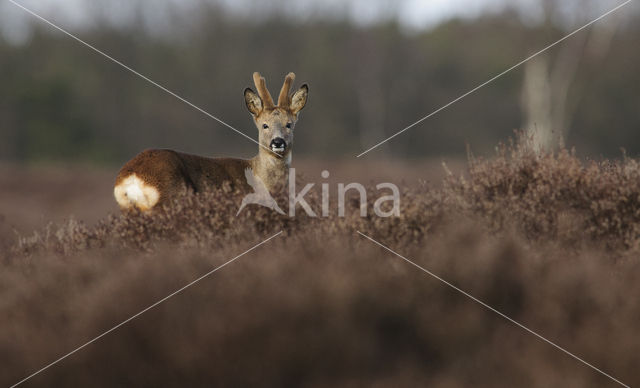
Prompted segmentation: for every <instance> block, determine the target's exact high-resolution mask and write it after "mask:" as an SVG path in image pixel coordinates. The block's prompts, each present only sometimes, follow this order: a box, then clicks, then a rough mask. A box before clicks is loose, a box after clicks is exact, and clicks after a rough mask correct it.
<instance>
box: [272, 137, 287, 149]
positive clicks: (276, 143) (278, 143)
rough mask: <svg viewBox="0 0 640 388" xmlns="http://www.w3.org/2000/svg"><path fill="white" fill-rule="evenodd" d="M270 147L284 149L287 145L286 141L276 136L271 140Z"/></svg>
mask: <svg viewBox="0 0 640 388" xmlns="http://www.w3.org/2000/svg"><path fill="white" fill-rule="evenodd" d="M270 146H271V149H284V148H285V147H286V146H287V142H286V141H284V139H283V138H281V137H276V138H275V139H273V140H271V145H270Z"/></svg>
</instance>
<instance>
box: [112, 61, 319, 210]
mask: <svg viewBox="0 0 640 388" xmlns="http://www.w3.org/2000/svg"><path fill="white" fill-rule="evenodd" d="M294 79H295V74H293V73H289V74H288V75H287V77H286V78H285V81H284V84H283V86H282V89H281V91H280V95H279V98H278V104H279V106H274V104H273V99H272V98H271V94H270V93H269V91H268V90H267V88H266V82H265V79H264V78H263V77H262V76H260V74H259V73H258V72H256V73H254V74H253V80H254V82H255V84H256V89H257V90H258V95H256V94H255V93H254V92H253V90H251V89H250V88H247V89H245V93H244V94H245V102H246V105H247V108H248V109H249V111H250V112H251V114H252V115H253V119H254V122H255V124H256V126H257V127H258V131H259V144H260V148H259V152H258V155H256V156H255V157H254V158H253V159H250V160H245V159H234V158H207V157H203V156H197V155H190V154H185V153H181V152H177V151H173V150H146V151H143V152H141V153H140V154H138V155H136V156H135V157H134V158H133V159H131V160H130V161H128V162H127V163H126V164H125V165H124V166H123V167H122V168H121V169H120V172H119V173H118V176H117V177H116V182H115V188H114V194H115V193H116V189H117V188H118V186H119V185H121V184H122V183H123V181H125V180H126V179H127V178H128V177H130V176H132V175H134V174H135V176H136V177H137V178H138V179H140V180H141V181H142V183H143V184H144V186H146V187H151V189H155V190H157V192H158V193H159V199H158V201H157V203H152V204H150V205H149V206H150V207H153V206H157V205H158V204H160V205H162V204H165V203H167V202H168V201H170V200H171V198H173V197H175V196H177V195H180V194H182V193H184V192H186V191H193V192H201V191H204V190H206V189H207V188H208V187H212V188H218V187H221V186H222V184H223V183H224V182H229V183H230V184H231V185H232V187H235V188H238V189H240V190H247V191H249V190H250V187H249V185H248V184H247V182H246V178H245V174H244V171H245V169H247V168H251V170H252V172H253V174H254V175H255V176H257V177H259V178H260V179H261V180H262V182H263V183H264V184H265V186H266V187H267V189H269V190H272V191H273V190H274V189H276V188H278V187H279V186H281V185H283V184H284V183H285V182H286V180H287V177H288V171H289V163H290V160H291V149H292V148H291V147H292V144H293V126H294V125H295V122H296V121H297V119H298V113H299V111H300V110H301V109H302V108H303V107H304V105H305V103H306V99H307V93H308V87H307V85H306V84H305V85H303V86H302V87H301V88H300V90H298V91H296V93H294V94H293V96H292V97H289V90H290V88H291V85H292V83H293V80H294ZM280 105H282V106H280ZM264 125H267V128H264V127H263V126H264ZM276 137H277V138H281V139H284V140H285V142H286V145H287V146H286V148H285V151H284V152H283V153H281V154H276V153H275V152H274V151H272V150H271V149H270V148H269V147H270V143H271V141H272V140H273V139H274V138H276ZM116 199H118V194H116ZM120 199H121V200H122V198H120ZM131 201H133V199H132V198H129V202H127V203H120V205H121V207H122V208H123V210H124V209H127V208H129V207H131V206H136V207H138V208H139V209H141V210H149V206H145V205H142V204H141V203H139V202H135V201H133V202H135V204H132V203H131ZM150 202H153V201H150Z"/></svg>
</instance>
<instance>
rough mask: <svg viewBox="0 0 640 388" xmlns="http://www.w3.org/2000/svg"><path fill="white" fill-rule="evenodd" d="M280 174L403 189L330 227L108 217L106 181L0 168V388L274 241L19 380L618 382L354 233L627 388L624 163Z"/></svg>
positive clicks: (634, 377)
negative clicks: (393, 201)
mask: <svg viewBox="0 0 640 388" xmlns="http://www.w3.org/2000/svg"><path fill="white" fill-rule="evenodd" d="M294 162H296V161H294ZM297 165H298V166H300V171H302V172H304V173H305V174H306V178H305V180H307V181H313V182H321V180H320V178H319V172H320V170H321V169H323V168H327V169H328V170H329V171H330V172H331V174H332V177H331V179H333V180H335V181H342V182H345V183H347V182H351V181H358V182H362V183H366V182H368V180H374V181H375V182H381V181H385V180H387V179H391V180H392V181H394V182H398V183H401V182H402V180H404V181H405V184H404V185H401V186H400V187H401V189H402V196H401V216H400V217H397V218H388V219H382V218H378V217H376V216H375V215H374V214H373V212H372V211H371V206H372V203H373V201H374V200H375V199H376V198H377V196H376V195H370V196H369V205H370V207H369V216H368V217H367V218H360V217H359V215H358V214H357V206H358V203H357V201H356V200H353V201H349V209H348V210H347V217H345V218H339V217H336V215H335V214H336V212H335V208H334V211H333V215H332V216H331V217H328V218H310V217H305V216H304V215H303V212H302V211H301V210H299V211H298V216H297V217H295V218H293V219H292V218H288V217H283V216H279V215H278V214H276V213H274V212H271V211H270V210H267V209H264V208H256V207H250V208H248V211H244V212H243V213H241V215H240V216H239V217H235V213H236V211H237V208H238V204H239V201H240V197H239V196H238V194H237V193H229V192H226V191H224V190H221V191H217V192H211V193H205V194H199V195H197V196H187V197H185V198H181V199H179V200H177V201H176V202H175V203H174V204H173V206H171V207H168V208H166V209H163V210H160V211H157V212H156V213H155V214H151V215H148V214H131V215H127V216H122V215H120V214H118V212H117V209H116V207H115V203H114V202H113V200H112V198H111V183H112V179H113V176H114V175H115V172H114V171H88V170H81V169H79V168H75V167H74V168H51V169H46V170H43V169H24V168H18V167H11V166H5V167H3V168H2V169H0V183H1V186H0V187H1V188H2V189H1V190H0V196H1V197H0V206H1V207H0V213H1V214H3V219H2V224H1V227H0V244H1V248H2V250H1V251H0V252H1V253H0V255H1V256H0V260H1V261H2V270H1V271H0V314H1V316H2V319H1V320H0V333H2V334H1V335H0V359H1V360H3V361H2V367H1V368H0V384H1V385H11V384H13V383H15V382H17V381H19V380H20V379H22V378H24V377H26V376H28V375H29V374H31V373H32V372H34V371H36V370H38V369H39V368H41V367H43V366H44V365H46V364H48V363H49V362H51V361H53V360H55V359H57V358H58V357H60V356H62V355H64V354H66V353H67V352H69V351H71V350H73V349H75V348H76V347H78V346H79V345H81V344H83V343H85V342H86V341H88V340H89V339H92V338H93V337H95V336H96V335H98V334H100V333H102V332H104V331H105V330H107V329H109V328H111V327H113V326H114V325H116V324H118V323H120V322H122V321H123V320H125V319H127V318H128V317H130V316H132V315H133V314H135V313H137V312H139V311H140V310H142V309H144V308H145V307H147V306H149V305H151V304H152V303H154V302H156V301H157V300H159V299H161V298H163V297H164V296H166V295H168V294H170V293H171V292H173V291H174V290H177V289H179V288H180V287H182V286H183V285H185V284H187V283H189V282H190V281H192V280H194V279H196V278H198V277H199V276H201V275H203V274H205V273H207V272H208V271H210V270H211V269H213V268H215V267H216V266H218V265H220V264H222V263H224V262H226V261H227V260H229V259H230V258H233V257H235V256H236V255H238V254H240V253H242V252H244V251H246V250H247V249H248V248H250V247H252V246H253V245H254V244H256V243H257V242H259V241H261V240H263V239H265V238H266V237H268V236H270V235H273V234H274V233H276V232H278V231H281V230H282V231H283V233H282V235H280V236H278V237H276V238H275V239H273V240H272V241H269V242H268V243H266V244H265V245H263V246H260V247H258V248H257V249H255V250H254V251H252V252H250V253H247V254H246V255H245V256H242V257H240V258H239V259H237V261H234V262H233V263H231V264H229V265H228V266H226V267H224V268H222V269H220V270H219V271H218V272H215V273H213V274H212V275H211V276H209V277H207V278H205V279H203V280H201V281H200V282H198V283H196V284H194V285H193V286H191V287H190V288H188V289H186V290H185V291H183V292H181V293H179V294H177V295H176V296H174V297H172V298H171V299H169V300H167V301H166V302H164V303H162V304H160V305H158V306H157V307H155V308H153V309H151V310H149V311H148V312H146V313H145V314H143V315H141V316H139V317H138V318H136V319H134V320H132V321H131V322H128V323H127V324H125V325H123V326H122V327H120V328H118V329H116V330H115V331H113V332H111V333H109V334H107V335H106V336H105V337H103V338H100V339H98V340H97V341H96V342H94V343H92V344H90V345H88V346H87V347H86V348H84V349H81V350H80V351H78V352H77V353H74V354H73V355H71V356H69V357H68V358H66V359H64V360H63V361H61V362H60V363H58V364H56V365H54V366H52V367H51V368H49V369H47V370H45V371H44V372H42V373H41V374H39V375H37V376H35V377H33V378H32V379H31V380H29V381H27V382H26V383H25V384H24V386H211V385H214V386H310V387H315V386H338V387H347V386H349V387H351V386H380V387H386V386H394V387H396V386H406V387H414V386H432V387H459V386H479V387H530V386H533V387H551V386H562V387H565V386H570V387H604V386H611V387H614V386H618V385H617V384H616V383H615V382H613V381H612V380H610V379H608V378H607V377H604V376H603V375H601V374H599V373H597V372H596V371H594V370H593V369H591V368H589V367H587V366H585V365H584V364H582V363H580V362H579V361H577V360H575V359H573V358H571V357H570V356H568V355H567V354H565V353H563V352H561V351H560V350H558V349H556V348H554V347H552V346H550V345H549V344H547V343H545V342H543V341H541V340H540V339H538V338H536V337H534V336H533V335H531V334H529V333H527V332H526V331H524V330H523V329H521V328H519V327H517V326H515V325H514V324H512V323H510V322H508V321H506V320H504V319H503V318H501V317H499V316H498V315H496V314H495V313H493V312H491V311H489V310H487V309H485V308H484V307H482V306H481V305H479V304H477V303H475V302H473V301H471V300H470V299H468V298H467V297H465V296H463V295H461V294H460V293H458V292H456V291H454V290H453V289H451V288H449V287H447V286H445V285H444V284H443V283H441V282H439V281H437V280H436V279H434V278H432V277H430V276H429V275H427V274H425V273H424V272H421V271H419V270H418V269H417V268H415V267H413V266H411V265H410V264H408V263H406V262H404V261H403V260H402V259H400V258H399V257H397V256H394V255H392V254H391V253H389V252H387V251H385V250H383V249H382V248H380V247H379V246H376V245H374V244H373V243H371V242H369V241H368V240H366V239H364V238H362V237H361V236H359V235H358V234H357V232H356V231H358V230H359V231H362V232H363V233H365V234H367V235H369V236H372V237H373V238H375V239H377V240H378V241H380V242H381V243H383V244H386V245H388V246H389V247H391V248H392V249H394V250H396V251H397V252H399V253H401V254H402V255H405V256H406V257H407V258H410V259H412V260H413V261H415V262H416V263H417V264H419V265H421V266H423V267H425V268H426V269H428V270H430V271H432V272H434V273H435V274H437V275H439V276H441V277H442V278H444V279H446V280H447V281H449V282H451V283H453V284H455V285H456V286H458V287H460V288H462V289H463V290H465V291H467V292H469V293H470V294H472V295H474V296H475V297H477V298H479V299H480V300H482V301H484V302H486V303H488V304H489V305H491V306H493V307H494V308H496V309H498V310H499V311H501V312H503V313H505V314H507V315H508V316H510V317H512V318H513V319H515V320H516V321H518V322H521V323H522V324H524V325H526V326H527V327H529V328H531V329H532V330H534V331H536V332H538V333H540V334H541V335H543V336H545V337H546V338H548V339H549V340H551V341H554V342H555V343H557V344H558V345H560V346H562V347H564V348H566V349H567V350H569V351H570V352H573V353H574V354H576V355H578V356H579V357H581V358H583V359H584V360H586V361H587V362H589V363H591V364H593V365H595V366H596V367H598V368H600V369H602V370H603V371H605V372H607V373H609V374H611V375H612V376H614V377H615V378H617V379H619V380H620V381H622V382H624V383H625V384H628V385H631V386H637V385H638V384H640V371H639V369H638V354H640V335H639V333H638V329H639V328H640V326H639V325H640V303H638V301H637V298H638V295H640V260H639V255H638V254H639V253H640V163H639V162H638V161H636V160H632V159H622V160H617V161H602V162H585V161H581V160H579V159H577V158H576V157H574V156H573V155H572V154H571V153H570V152H567V151H562V152H559V153H558V154H557V155H547V156H541V157H536V156H533V155H531V154H529V153H527V152H524V151H521V150H517V149H513V148H509V147H503V148H502V149H501V151H500V152H499V153H498V155H497V156H496V157H494V158H491V159H488V160H472V161H471V162H469V164H468V165H466V164H465V165H463V164H461V163H451V165H450V168H451V170H452V171H454V173H453V175H447V174H445V173H444V169H443V168H442V166H441V165H440V163H439V162H437V161H432V162H421V163H414V164H409V163H407V164H401V163H400V162H388V163H382V162H371V161H366V160H363V161H358V162H341V161H333V162H332V163H330V164H329V165H326V164H324V163H321V162H318V161H316V162H313V161H303V162H300V163H298V164H297ZM463 170H464V173H463V172H462V171H463ZM343 178H344V179H343ZM332 190H335V185H333V186H332ZM373 193H375V189H373V188H372V189H371V194H373ZM333 195H335V194H333ZM307 198H310V202H313V203H314V204H315V208H316V209H318V208H319V205H318V199H317V198H316V199H312V198H311V196H308V197H307ZM333 198H335V196H334V197H333ZM108 213H112V214H111V215H107V214H108ZM71 214H73V215H74V217H75V218H74V219H72V220H69V219H65V218H68V217H69V215H71ZM49 221H55V222H56V223H55V224H51V225H47V223H48V222H49ZM81 221H84V222H81Z"/></svg>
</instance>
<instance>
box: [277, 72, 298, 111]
mask: <svg viewBox="0 0 640 388" xmlns="http://www.w3.org/2000/svg"><path fill="white" fill-rule="evenodd" d="M295 79H296V75H295V74H293V73H289V74H287V76H286V77H285V78H284V84H282V89H280V96H279V97H278V106H279V107H281V108H288V107H289V106H290V105H291V97H290V96H289V90H291V85H292V84H293V80H295Z"/></svg>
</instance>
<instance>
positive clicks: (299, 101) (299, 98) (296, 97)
mask: <svg viewBox="0 0 640 388" xmlns="http://www.w3.org/2000/svg"><path fill="white" fill-rule="evenodd" d="M308 95H309V86H308V85H307V84H304V85H302V86H300V89H298V90H297V91H296V92H295V93H293V96H291V112H293V113H294V114H297V113H298V112H300V111H301V110H302V108H304V106H305V105H306V104H307V96H308Z"/></svg>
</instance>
